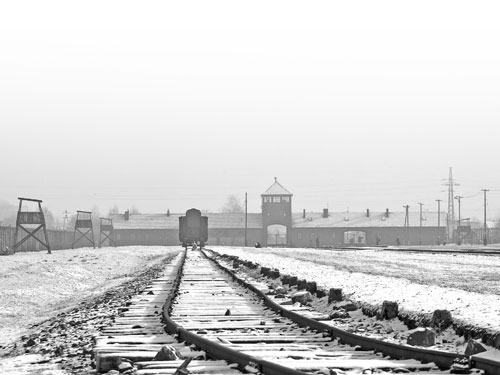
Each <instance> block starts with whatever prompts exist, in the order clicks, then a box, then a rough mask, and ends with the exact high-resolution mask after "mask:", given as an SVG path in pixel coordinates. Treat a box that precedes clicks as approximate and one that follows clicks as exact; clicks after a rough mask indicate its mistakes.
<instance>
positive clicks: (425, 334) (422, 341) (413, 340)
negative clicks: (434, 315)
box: [406, 328, 436, 347]
mask: <svg viewBox="0 0 500 375" xmlns="http://www.w3.org/2000/svg"><path fill="white" fill-rule="evenodd" d="M406 343H407V344H408V345H412V346H424V347H427V346H432V345H434V344H435V343H436V333H435V332H434V331H433V330H432V329H430V328H417V329H416V330H415V331H414V332H413V333H411V334H410V335H409V336H408V339H407V341H406Z"/></svg>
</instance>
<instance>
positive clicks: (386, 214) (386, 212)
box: [385, 208, 389, 217]
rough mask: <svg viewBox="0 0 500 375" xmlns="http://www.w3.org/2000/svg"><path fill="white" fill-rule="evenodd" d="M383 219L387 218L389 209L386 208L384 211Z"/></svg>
mask: <svg viewBox="0 0 500 375" xmlns="http://www.w3.org/2000/svg"><path fill="white" fill-rule="evenodd" d="M385 217H389V209H388V208H386V209H385Z"/></svg>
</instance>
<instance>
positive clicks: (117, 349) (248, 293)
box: [94, 250, 498, 375]
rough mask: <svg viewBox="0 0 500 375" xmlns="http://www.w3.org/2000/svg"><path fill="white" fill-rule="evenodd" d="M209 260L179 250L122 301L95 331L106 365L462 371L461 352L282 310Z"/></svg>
mask: <svg viewBox="0 0 500 375" xmlns="http://www.w3.org/2000/svg"><path fill="white" fill-rule="evenodd" d="M211 257H214V255H213V254H211V253H207V252H202V251H192V250H188V251H186V252H183V253H181V254H179V256H178V257H177V258H176V259H175V261H174V262H172V264H171V265H170V266H169V267H167V269H166V270H165V274H164V275H163V277H161V278H159V279H156V280H154V281H153V282H152V283H151V284H150V285H148V286H147V287H146V288H145V289H144V290H143V291H141V292H140V293H139V294H138V295H137V296H135V297H133V298H132V300H131V301H130V302H129V303H128V305H127V306H125V307H123V309H122V313H121V316H120V317H119V318H117V319H116V320H115V322H114V324H113V325H112V326H110V327H108V328H106V329H105V330H104V331H103V332H102V335H101V336H100V337H98V338H96V345H95V350H94V351H95V355H96V364H97V370H98V372H100V373H105V372H106V371H109V370H111V369H119V370H120V371H121V372H122V373H130V374H132V373H133V374H138V375H146V374H147V375H153V374H158V375H160V374H176V375H180V374H188V373H193V374H194V373H196V374H212V375H215V374H227V375H232V374H240V373H242V372H243V373H259V374H269V375H285V374H289V375H303V374H324V375H333V374H335V375H345V374H349V375H350V374H372V373H384V374H385V373H388V374H390V373H414V374H428V375H443V374H449V373H451V372H456V371H450V369H449V368H450V365H451V364H452V362H453V358H454V355H453V354H450V353H448V354H447V353H444V352H435V351H432V350H426V349H421V348H412V347H407V346H399V345H395V344H394V343H387V342H383V341H380V340H374V339H372V338H367V337H360V336H357V335H354V334H351V333H347V332H345V331H341V330H339V329H336V328H335V327H332V326H331V325H329V324H327V323H325V322H322V321H321V319H322V318H321V317H320V316H315V314H314V312H311V311H307V309H306V308H298V309H283V308H282V307H280V306H279V305H277V303H276V302H274V301H273V300H272V299H270V298H267V297H266V296H265V294H264V293H265V292H266V291H267V285H265V284H262V283H259V282H257V281H255V280H251V282H249V283H247V282H245V281H244V280H241V279H238V278H237V277H236V276H235V275H234V273H233V272H232V271H231V270H229V269H226V268H225V267H224V266H223V265H222V264H219V263H217V262H216V261H215V260H213V259H211ZM348 344H350V345H348ZM361 348H364V349H361ZM165 350H166V351H170V352H172V353H174V355H173V357H169V358H163V357H162V356H160V357H159V354H160V353H162V352H164V351H165ZM382 353H384V354H382ZM388 354H390V356H389V355H388ZM397 358H399V359H397ZM402 358H421V359H423V361H417V360H415V359H402ZM167 359H168V360H167ZM486 360H488V359H486ZM436 364H438V365H439V366H437V365H436ZM120 366H121V367H120ZM123 366H124V367H123ZM492 366H493V367H492V370H491V371H488V372H490V373H492V374H493V373H498V372H497V369H498V367H497V366H496V362H494V361H493V365H492ZM465 367H466V366H465ZM455 370H456V368H455ZM469 372H470V371H469ZM469 372H464V373H469ZM472 372H475V373H481V372H482V371H481V370H477V369H473V370H472Z"/></svg>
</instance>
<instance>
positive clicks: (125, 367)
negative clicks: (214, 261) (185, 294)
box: [94, 253, 241, 375]
mask: <svg viewBox="0 0 500 375" xmlns="http://www.w3.org/2000/svg"><path fill="white" fill-rule="evenodd" d="M183 257H184V254H183V253H180V254H179V255H178V256H177V258H175V259H174V261H173V262H172V263H171V264H170V265H169V266H168V267H167V268H166V269H165V272H164V275H163V276H162V277H161V278H158V279H156V280H154V281H153V282H152V283H151V284H150V285H147V286H146V287H145V288H144V290H142V291H141V292H140V293H138V294H137V295H136V296H134V297H133V298H132V299H131V300H130V301H129V302H128V304H127V306H124V307H123V308H122V310H121V314H120V317H119V318H117V319H116V320H115V322H114V324H113V325H111V326H109V327H107V328H105V329H104V330H103V331H102V332H101V335H100V336H99V337H96V339H95V346H94V353H95V358H96V368H97V371H98V372H99V373H106V372H108V371H110V370H119V371H120V372H121V373H129V374H132V373H133V374H136V375H166V374H179V375H182V374H187V373H196V374H200V375H203V374H206V375H208V374H210V375H217V374H224V375H235V374H241V371H239V370H237V369H235V367H236V365H230V364H228V363H227V362H226V361H223V360H211V359H205V358H204V357H205V355H204V353H203V352H200V351H199V350H195V349H194V348H192V347H191V346H189V345H185V344H183V343H179V342H178V340H177V339H176V338H175V337H174V336H173V335H169V334H167V333H165V329H164V324H163V322H162V308H163V305H164V304H165V301H167V300H168V299H169V298H170V297H171V296H172V295H173V293H174V291H175V287H176V281H177V278H178V273H179V270H180V267H181V266H182V262H183ZM165 349H166V351H168V352H170V355H169V358H168V360H167V359H166V358H165V355H163V356H161V355H160V356H159V353H160V352H162V351H163V352H164V351H165ZM172 352H173V353H174V354H173V355H172ZM175 357H178V358H176V359H173V358H175Z"/></svg>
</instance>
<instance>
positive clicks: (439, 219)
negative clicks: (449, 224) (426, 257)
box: [436, 199, 441, 245]
mask: <svg viewBox="0 0 500 375" xmlns="http://www.w3.org/2000/svg"><path fill="white" fill-rule="evenodd" d="M436 202H438V233H437V244H438V245H441V236H440V232H441V228H440V227H441V199H436Z"/></svg>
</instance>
